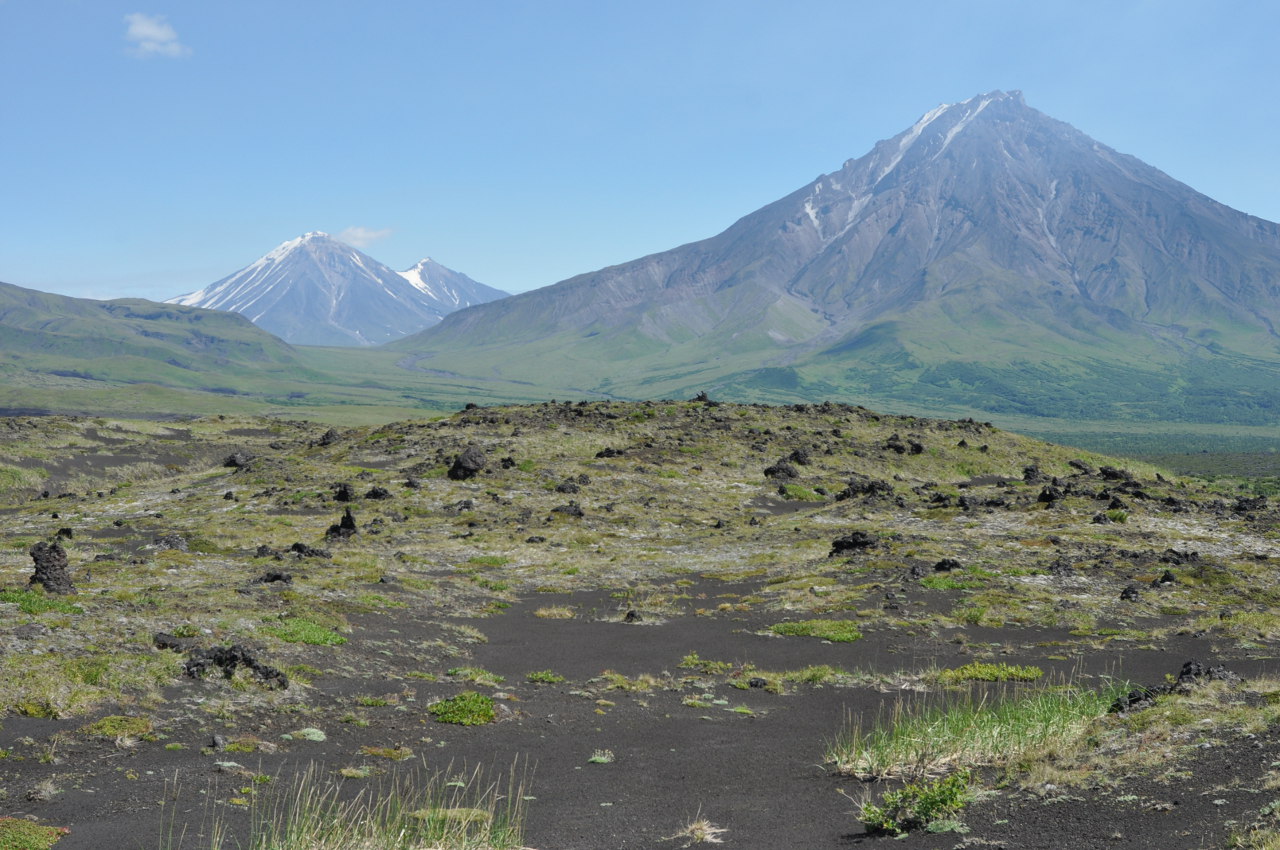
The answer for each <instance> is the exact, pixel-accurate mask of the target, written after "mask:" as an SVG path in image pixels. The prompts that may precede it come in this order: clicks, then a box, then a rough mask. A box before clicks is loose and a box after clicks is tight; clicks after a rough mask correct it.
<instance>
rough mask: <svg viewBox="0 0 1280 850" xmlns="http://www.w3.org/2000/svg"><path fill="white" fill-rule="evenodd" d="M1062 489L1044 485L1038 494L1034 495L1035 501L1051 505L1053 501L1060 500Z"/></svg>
mask: <svg viewBox="0 0 1280 850" xmlns="http://www.w3.org/2000/svg"><path fill="white" fill-rule="evenodd" d="M1062 495H1063V494H1062V491H1061V490H1060V489H1058V488H1057V487H1054V486H1052V485H1050V486H1048V487H1045V488H1044V489H1043V490H1041V491H1040V495H1039V496H1036V501H1037V502H1040V503H1041V504H1045V505H1052V504H1053V503H1054V502H1057V501H1061V500H1062Z"/></svg>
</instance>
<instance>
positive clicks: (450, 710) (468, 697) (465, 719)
mask: <svg viewBox="0 0 1280 850" xmlns="http://www.w3.org/2000/svg"><path fill="white" fill-rule="evenodd" d="M427 711H428V712H430V713H431V716H432V717H434V718H435V719H436V720H438V721H439V722H441V723H456V724H457V725H459V726H482V725H484V724H485V723H492V722H493V721H494V718H495V717H497V714H496V712H495V711H494V708H493V698H492V697H487V696H485V695H484V694H478V693H476V692H475V691H463V692H462V693H460V694H458V695H457V696H456V697H450V698H449V699H446V700H441V701H440V702H438V703H436V704H435V705H432V706H430V707H428V708H427Z"/></svg>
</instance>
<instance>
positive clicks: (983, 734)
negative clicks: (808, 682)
mask: <svg viewBox="0 0 1280 850" xmlns="http://www.w3.org/2000/svg"><path fill="white" fill-rule="evenodd" d="M1123 691H1124V688H1123V687H1122V686H1115V687H1110V688H1106V689H1103V690H1096V691H1095V690H1088V689H1085V688H1078V687H1053V688H1044V689H1041V690H1039V691H1037V692H1035V693H1032V694H1028V695H1025V696H1019V697H1010V698H1007V699H1000V698H998V697H996V698H993V697H991V696H990V695H989V694H985V693H984V694H979V695H975V694H974V693H973V692H969V693H968V694H965V695H964V696H962V697H958V698H957V697H951V698H946V699H943V700H941V701H937V702H931V701H927V700H916V701H911V702H903V701H900V702H898V703H896V704H895V705H894V707H893V710H892V712H891V713H890V714H889V716H888V717H884V718H882V719H881V720H880V722H878V723H876V724H875V725H874V726H873V727H872V728H870V729H863V728H862V726H861V723H860V722H853V723H851V724H848V725H847V726H846V728H845V729H844V730H843V731H842V732H841V734H840V735H839V736H838V737H837V739H836V741H835V742H834V743H832V744H831V745H830V746H829V747H828V749H827V755H826V758H827V761H828V762H831V763H833V764H835V766H836V770H837V771H839V772H840V773H842V774H845V775H848V776H856V777H859V778H861V779H883V778H887V777H894V776H904V777H908V778H918V777H922V776H929V775H937V774H940V773H945V772H947V771H950V770H953V769H956V768H960V767H965V768H968V767H982V766H1000V765H1007V764H1011V763H1014V762H1017V761H1021V760H1025V759H1027V758H1029V757H1033V756H1035V755H1039V754H1044V753H1048V752H1051V751H1054V750H1063V749H1068V748H1070V747H1071V746H1072V745H1073V744H1074V743H1075V742H1076V741H1078V740H1079V739H1080V738H1082V737H1083V736H1084V735H1085V734H1086V733H1087V731H1088V730H1089V729H1090V727H1091V726H1092V725H1093V723H1094V722H1095V721H1096V720H1097V719H1098V718H1099V717H1102V716H1103V715H1105V714H1106V713H1107V709H1108V708H1109V707H1110V706H1111V703H1112V702H1113V701H1114V700H1115V698H1116V696H1118V695H1119V694H1120V693H1122V692H1123Z"/></svg>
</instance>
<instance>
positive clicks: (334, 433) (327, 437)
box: [313, 428, 342, 446]
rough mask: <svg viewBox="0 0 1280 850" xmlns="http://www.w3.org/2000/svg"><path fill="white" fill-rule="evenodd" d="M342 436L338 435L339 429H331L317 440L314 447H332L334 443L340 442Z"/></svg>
mask: <svg viewBox="0 0 1280 850" xmlns="http://www.w3.org/2000/svg"><path fill="white" fill-rule="evenodd" d="M341 436H342V435H341V434H339V433H338V429H336V428H330V429H329V430H328V431H325V432H324V434H322V435H321V436H320V439H318V440H316V441H315V443H313V445H316V446H332V445H333V444H334V443H336V442H338V439H339V438H340V437H341Z"/></svg>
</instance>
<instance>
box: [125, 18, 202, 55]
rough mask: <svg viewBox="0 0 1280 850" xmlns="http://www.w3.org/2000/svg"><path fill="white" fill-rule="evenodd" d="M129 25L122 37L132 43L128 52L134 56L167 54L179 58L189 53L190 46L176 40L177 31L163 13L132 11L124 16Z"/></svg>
mask: <svg viewBox="0 0 1280 850" xmlns="http://www.w3.org/2000/svg"><path fill="white" fill-rule="evenodd" d="M124 22H125V23H126V24H128V25H129V29H128V30H127V31H126V32H125V34H124V37H125V38H126V39H127V40H128V41H129V43H130V44H131V45H132V46H131V47H130V48H129V52H130V53H132V54H133V55H134V56H168V57H169V58H171V59H181V58H182V57H184V56H190V55H191V48H190V47H187V46H186V45H185V44H183V43H182V42H181V41H178V33H177V32H175V31H174V29H173V27H172V26H170V25H169V22H168V21H167V20H165V17H164V15H144V14H142V13H141V12H134V13H132V14H129V15H125V16H124Z"/></svg>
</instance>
